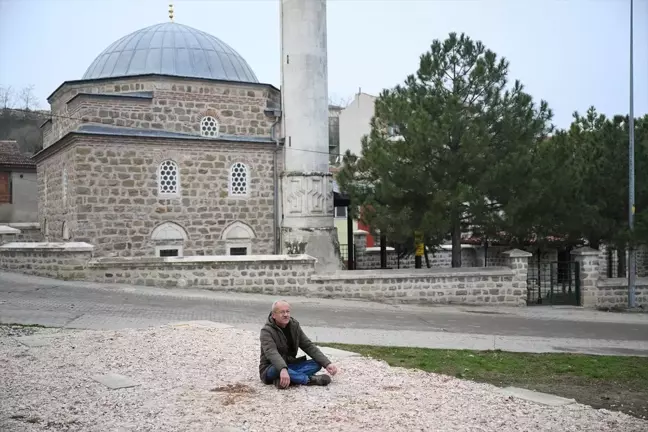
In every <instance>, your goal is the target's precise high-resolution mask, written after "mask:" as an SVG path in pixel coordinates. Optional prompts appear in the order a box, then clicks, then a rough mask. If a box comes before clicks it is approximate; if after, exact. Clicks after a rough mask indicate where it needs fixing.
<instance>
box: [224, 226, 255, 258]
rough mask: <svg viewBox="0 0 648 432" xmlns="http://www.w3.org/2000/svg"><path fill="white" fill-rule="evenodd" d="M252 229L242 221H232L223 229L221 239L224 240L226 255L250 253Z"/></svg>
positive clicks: (252, 236) (253, 236)
mask: <svg viewBox="0 0 648 432" xmlns="http://www.w3.org/2000/svg"><path fill="white" fill-rule="evenodd" d="M255 237H256V236H255V235H254V231H253V230H252V228H250V227H249V226H248V225H246V224H244V223H243V222H238V221H237V222H234V223H233V224H231V225H230V226H228V227H227V228H225V229H224V230H223V233H222V234H221V240H225V249H226V251H227V255H251V254H252V239H254V238H255Z"/></svg>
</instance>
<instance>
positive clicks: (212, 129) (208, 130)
mask: <svg viewBox="0 0 648 432" xmlns="http://www.w3.org/2000/svg"><path fill="white" fill-rule="evenodd" d="M200 135H202V136H204V137H211V138H214V137H217V136H218V120H216V118H215V117H212V116H205V117H203V118H202V119H201V120H200Z"/></svg>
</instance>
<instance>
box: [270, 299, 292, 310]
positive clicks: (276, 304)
mask: <svg viewBox="0 0 648 432" xmlns="http://www.w3.org/2000/svg"><path fill="white" fill-rule="evenodd" d="M279 303H286V304H287V305H288V306H290V303H288V302H287V301H286V300H276V301H275V302H274V303H272V312H274V311H276V310H277V306H279Z"/></svg>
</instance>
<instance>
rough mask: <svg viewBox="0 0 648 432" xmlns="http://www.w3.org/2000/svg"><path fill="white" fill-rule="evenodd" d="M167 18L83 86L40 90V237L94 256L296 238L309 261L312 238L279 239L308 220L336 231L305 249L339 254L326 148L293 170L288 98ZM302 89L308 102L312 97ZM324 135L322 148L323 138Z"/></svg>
mask: <svg viewBox="0 0 648 432" xmlns="http://www.w3.org/2000/svg"><path fill="white" fill-rule="evenodd" d="M297 3H299V4H300V5H302V4H304V3H311V2H297ZM312 3H324V6H323V7H325V2H324V1H322V2H312ZM299 7H302V6H299ZM307 8H308V6H307ZM287 12H288V15H290V11H287ZM320 12H321V11H320ZM295 13H300V14H302V16H303V13H304V12H303V10H302V11H296V12H295ZM314 13H315V14H317V13H319V12H318V11H314ZM324 13H325V9H324ZM284 14H286V11H284ZM314 16H315V17H316V15H314ZM170 18H171V21H170V22H165V23H161V24H156V25H152V26H150V27H146V28H143V29H141V30H138V31H135V32H133V33H131V34H128V35H126V36H124V37H122V38H121V39H119V40H117V41H115V42H114V43H112V44H111V45H110V46H108V47H107V48H106V49H105V50H104V51H103V52H101V53H100V54H99V55H98V56H97V57H96V59H95V60H94V61H93V62H92V63H91V64H90V65H89V66H88V68H87V70H86V72H85V74H84V75H83V77H82V78H81V79H80V80H74V81H66V82H64V83H63V84H61V85H60V86H59V87H58V88H57V89H56V90H55V91H54V92H53V93H52V94H51V95H50V96H49V98H48V102H49V104H50V105H51V119H49V120H47V121H46V122H45V123H44V124H43V125H42V130H43V150H41V151H40V152H39V153H38V154H36V155H35V156H34V160H35V161H36V163H37V170H38V183H39V187H38V190H39V197H38V198H39V222H40V225H41V230H42V232H43V234H44V236H45V238H46V239H47V240H48V241H50V242H70V241H74V242H87V243H90V244H93V245H94V246H95V256H98V257H101V256H106V257H108V256H113V257H146V256H151V257H153V256H157V257H176V256H178V257H180V256H195V255H268V254H277V253H286V252H291V251H287V250H286V248H287V247H289V246H290V245H291V244H292V245H296V247H297V249H299V246H300V245H301V246H302V247H301V250H298V251H292V252H293V253H297V252H307V253H311V254H313V255H314V256H318V253H317V251H314V250H313V249H312V247H311V250H310V251H309V250H306V251H305V250H304V246H308V243H309V239H308V238H306V239H304V238H303V236H301V237H300V236H297V237H294V236H293V237H294V238H292V243H291V242H290V241H288V240H290V237H291V235H292V234H291V233H293V234H294V233H295V232H296V231H299V229H302V228H304V229H303V232H305V233H309V232H310V233H312V232H314V231H316V232H322V231H324V232H325V234H324V238H331V239H333V240H332V244H331V246H329V245H324V246H322V244H323V243H322V241H321V239H316V240H314V241H312V242H311V243H313V245H316V246H317V247H319V248H320V249H321V248H322V247H324V248H325V249H326V248H328V249H330V250H333V249H335V246H337V242H336V238H337V237H336V236H335V232H334V231H335V229H334V227H333V218H332V215H333V198H332V197H333V191H332V186H331V184H332V182H331V177H330V174H329V173H328V165H326V164H327V163H328V154H325V155H322V156H321V157H319V158H318V161H320V162H321V161H322V160H324V164H321V163H320V164H319V165H318V167H317V169H315V168H313V166H308V167H307V166H303V169H302V170H301V171H308V172H307V173H300V170H299V169H297V170H296V169H295V168H294V163H295V161H296V160H297V161H299V158H300V156H299V155H297V156H291V155H290V154H288V153H290V152H288V153H287V152H286V151H285V149H284V141H285V140H286V139H288V140H289V141H291V142H292V143H294V141H295V140H298V138H299V137H298V136H296V135H299V131H298V130H296V131H295V133H294V135H293V136H288V138H285V137H286V134H285V133H284V132H285V131H284V130H282V129H285V128H286V123H287V122H289V119H282V111H281V110H282V105H284V106H289V104H290V103H291V101H290V100H284V101H283V103H282V95H281V93H280V91H279V89H277V88H276V87H274V86H272V85H270V84H263V83H260V82H259V81H258V79H257V77H256V75H255V74H254V71H253V70H252V69H251V68H250V66H249V64H248V63H247V62H246V61H245V59H244V58H242V57H241V55H240V54H238V53H237V52H236V51H235V50H234V49H233V48H232V47H230V46H229V45H227V44H226V43H225V42H223V41H221V40H219V39H218V38H216V37H214V36H212V35H210V34H207V33H205V32H203V31H200V30H197V29H194V28H191V27H189V26H186V25H183V24H180V23H177V22H174V21H173V15H172V11H170ZM324 19H325V17H324ZM324 29H325V25H324ZM283 32H284V33H285V32H286V30H283ZM314 37H319V38H321V37H322V34H315V35H314ZM323 37H324V38H325V37H326V33H325V30H324V34H323ZM301 43H303V42H301ZM311 45H313V44H311ZM286 46H288V47H289V46H290V43H286V42H285V41H282V51H284V50H285V49H286ZM323 55H324V59H325V57H326V52H325V51H324V54H323ZM293 64H296V65H295V67H299V58H298V57H297V56H294V57H293ZM325 66H326V64H325V63H324V67H325ZM287 68H288V67H284V65H282V77H284V74H285V72H284V69H287ZM310 72H312V71H309V70H308V69H307V68H306V70H305V71H304V73H310ZM295 73H302V72H299V71H296V72H295ZM315 75H316V76H317V74H315ZM320 75H321V74H320ZM325 78H326V70H325V69H324V79H325ZM284 79H285V77H284ZM293 81H294V82H297V81H298V80H294V79H293ZM302 81H303V80H302ZM301 85H304V83H303V82H302V84H301ZM305 85H307V86H308V85H309V84H308V82H306V83H305ZM326 85H327V84H326V81H325V82H324V93H325V94H324V98H325V99H324V101H323V104H319V105H318V106H317V107H315V108H313V109H311V112H312V111H313V110H319V111H318V112H321V111H322V109H323V110H324V114H325V119H326V120H325V123H326V121H327V120H328V102H327V99H326V90H327V88H326ZM286 87H288V91H289V92H290V91H291V90H290V85H287V86H286ZM320 87H321V86H320ZM296 90H299V89H296ZM298 93H299V92H298V91H295V89H293V90H292V94H294V95H297V94H298ZM295 97H300V96H295ZM295 97H293V102H292V103H293V105H296V104H298V103H299V101H298V100H296V99H295ZM304 97H306V98H308V99H307V101H308V100H310V101H312V100H313V95H312V91H311V94H309V95H305V96H304ZM302 102H304V100H303V99H302ZM304 103H307V102H304ZM320 105H322V107H320ZM320 108H322V109H320ZM308 110H309V107H308V106H305V109H303V110H300V112H302V113H303V112H305V113H307V114H308V112H309V111H308ZM294 112H297V110H295V111H294ZM298 120H299V119H298ZM310 124H313V122H310ZM289 127H290V126H288V128H289ZM327 128H328V126H327V124H324V125H323V127H321V128H319V129H318V128H315V129H316V130H315V132H317V131H318V130H322V129H324V130H325V131H327ZM296 129H297V128H296ZM309 133H310V132H309ZM280 138H281V139H280ZM310 141H313V140H310ZM319 141H323V148H324V151H325V152H326V151H327V150H328V136H327V135H326V136H325V137H320V138H319ZM315 144H317V143H315ZM310 148H315V147H312V146H311V147H310ZM294 150H295V152H293V153H297V152H296V150H297V148H295V149H294ZM311 152H313V151H311ZM314 152H315V153H316V152H317V151H316V150H315V151H314ZM302 153H303V152H302ZM287 160H288V165H289V166H286V164H287V162H286V161H287ZM290 161H292V163H293V166H292V167H291V166H290V164H291V162H290ZM302 165H303V164H302ZM288 170H290V172H288ZM282 191H285V192H284V193H283V194H282ZM282 195H283V196H282ZM291 217H292V218H293V219H292V220H293V221H297V222H296V223H293V225H292V227H291V225H290V224H287V223H286V220H290V218H291ZM305 218H306V219H305ZM329 219H330V222H329ZM304 220H306V222H304ZM308 221H315V224H316V225H317V226H318V227H317V228H318V229H317V230H313V229H312V227H309V223H308ZM311 225H312V224H311ZM293 227H297V228H293ZM282 232H283V238H284V240H283V242H282V241H281V240H280V239H281V238H282ZM287 239H288V240H287ZM324 243H326V242H324ZM326 254H328V255H329V256H332V255H331V252H330V251H325V252H324V255H326ZM319 255H322V253H319ZM324 261H326V259H325V260H324ZM334 261H335V257H333V258H332V262H334ZM335 265H336V266H338V264H337V263H335Z"/></svg>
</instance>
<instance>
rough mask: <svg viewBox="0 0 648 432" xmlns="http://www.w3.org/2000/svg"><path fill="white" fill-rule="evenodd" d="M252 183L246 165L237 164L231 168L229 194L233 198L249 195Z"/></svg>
mask: <svg viewBox="0 0 648 432" xmlns="http://www.w3.org/2000/svg"><path fill="white" fill-rule="evenodd" d="M249 183H250V176H249V172H248V169H247V166H245V164H244V163H241V162H236V163H235V164H234V165H232V168H230V178H229V193H230V195H232V196H246V195H247V194H248V186H249Z"/></svg>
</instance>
